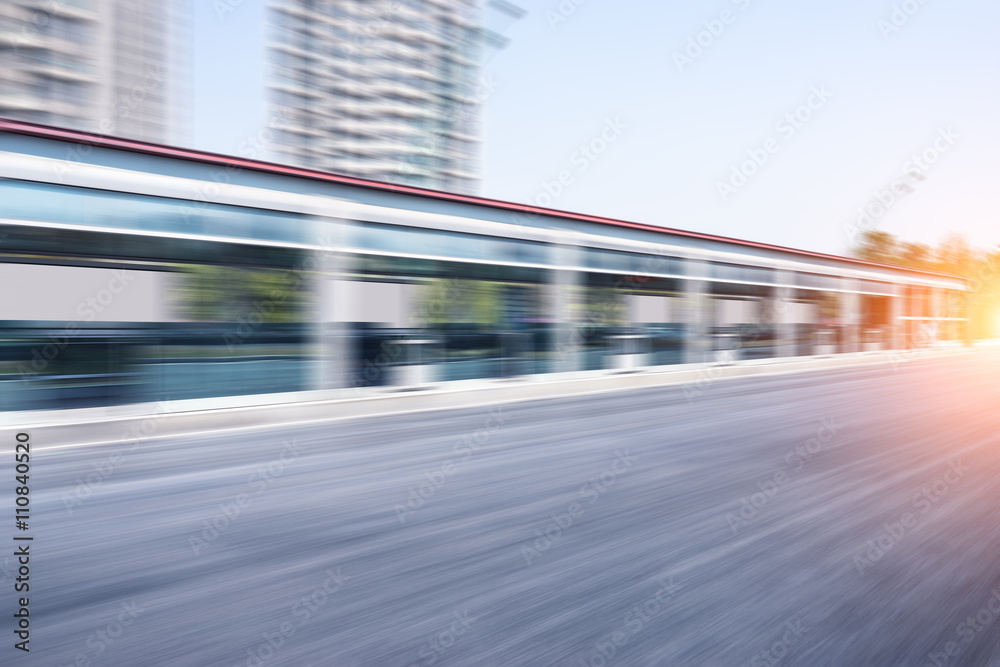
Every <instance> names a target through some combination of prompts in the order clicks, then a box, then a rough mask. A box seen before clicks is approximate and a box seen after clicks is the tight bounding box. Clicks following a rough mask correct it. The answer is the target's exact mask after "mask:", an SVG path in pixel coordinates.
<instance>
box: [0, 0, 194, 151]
mask: <svg viewBox="0 0 1000 667" xmlns="http://www.w3.org/2000/svg"><path fill="white" fill-rule="evenodd" d="M186 2H187V0H0V116H6V117H9V118H15V119H19V120H26V121H32V122H37V123H45V124H48V125H57V126H61V127H67V128H72V129H80V130H87V131H91V132H100V133H102V134H113V135H117V136H122V137H128V138H132V139H140V140H144V141H152V142H157V143H170V142H183V138H182V135H181V134H180V132H181V131H182V130H183V126H184V124H185V123H184V116H185V114H184V113H183V109H184V108H185V106H186V102H185V101H184V97H185V92H186V90H185V88H186V85H185V79H186V77H184V76H182V75H181V74H180V72H179V70H182V69H183V68H184V67H185V63H184V60H183V58H184V53H183V51H184V49H183V48H182V47H181V45H182V44H183V41H184V40H185V39H186V38H187V25H188V24H187V22H188V20H189V19H188V14H187V6H186Z"/></svg>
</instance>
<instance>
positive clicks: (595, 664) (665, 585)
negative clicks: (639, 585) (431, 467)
mask: <svg viewBox="0 0 1000 667" xmlns="http://www.w3.org/2000/svg"><path fill="white" fill-rule="evenodd" d="M658 581H659V583H660V587H659V589H657V591H656V592H655V593H653V594H652V595H650V596H649V597H648V598H646V599H645V600H643V601H642V602H640V603H639V604H637V605H635V606H634V607H632V609H630V610H629V613H628V614H626V615H625V618H623V619H622V623H621V629H619V630H615V631H614V632H612V633H611V634H610V635H607V636H606V637H605V638H603V639H599V640H598V641H597V642H596V643H595V644H594V650H593V651H591V652H590V654H589V655H588V656H587V658H586V659H584V658H580V659H579V662H580V664H581V665H583V667H605V665H608V664H610V662H611V660H612V659H613V658H614V657H615V655H617V654H618V651H619V649H621V648H622V647H623V646H625V645H626V644H628V643H629V642H630V641H631V640H632V639H633V638H635V636H636V635H637V634H639V633H640V632H641V631H642V630H643V629H644V628H646V627H648V626H649V624H650V623H652V622H653V621H654V620H656V618H657V617H659V616H661V614H663V612H664V611H666V610H667V603H668V602H669V601H670V600H671V598H673V597H674V594H675V593H677V591H679V590H681V588H683V587H682V586H680V585H677V584H675V583H674V578H673V577H669V578H663V577H660V578H659V579H658Z"/></svg>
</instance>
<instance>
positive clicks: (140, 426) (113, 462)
mask: <svg viewBox="0 0 1000 667" xmlns="http://www.w3.org/2000/svg"><path fill="white" fill-rule="evenodd" d="M172 411H173V410H172V407H171V403H170V402H169V401H160V402H159V403H157V404H156V413H155V414H153V415H151V416H149V417H147V418H145V419H143V420H142V421H139V422H136V423H134V424H132V425H131V426H130V427H129V429H128V430H127V431H125V432H124V433H122V436H121V438H120V440H119V442H120V444H122V445H128V446H127V447H123V448H121V449H116V450H115V451H113V452H112V453H111V454H108V456H106V457H105V458H104V459H103V460H101V461H99V462H97V463H91V466H92V467H93V468H94V472H92V473H90V474H88V475H87V476H86V477H83V478H81V477H78V478H76V480H74V481H76V488H74V489H73V493H72V494H70V493H63V494H62V495H61V496H60V497H59V499H60V500H62V503H63V507H65V508H66V511H67V512H68V513H69V514H71V515H72V514H73V510H74V508H76V507H80V506H81V505H83V503H84V502H86V501H87V499H89V498H90V497H91V496H93V495H94V493H95V492H96V491H97V490H98V489H99V488H100V486H101V485H102V484H103V483H104V482H106V481H108V479H110V478H111V475H113V474H114V473H115V471H116V470H118V469H120V468H121V466H122V465H124V463H125V459H126V457H127V456H128V455H129V454H131V453H133V452H134V451H135V450H136V449H138V448H139V444H140V443H141V442H143V441H144V440H147V439H149V438H152V437H153V436H154V435H155V434H156V431H157V429H158V428H159V422H160V419H162V418H163V417H164V416H166V415H168V414H170V413H171V412H172Z"/></svg>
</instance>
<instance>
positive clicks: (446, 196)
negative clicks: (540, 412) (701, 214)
mask: <svg viewBox="0 0 1000 667" xmlns="http://www.w3.org/2000/svg"><path fill="white" fill-rule="evenodd" d="M0 132H11V133H13V134H23V135H28V136H35V137H43V138H46V139H60V140H63V141H69V142H73V143H79V144H89V145H91V146H98V147H101V148H116V149H119V150H125V151H131V152H134V153H146V154H148V155H156V156H160V157H171V158H178V159H181V160H189V161H193V162H203V163H207V164H217V165H225V166H229V167H239V168H241V169H250V170H253V171H262V172H266V173H270V174H281V175H284V176H296V177H299V178H310V179H313V180H319V181H326V182H328V183H337V184H341V185H353V186H357V187H362V188H368V189H371V190H381V191H383V192H393V193H397V194H409V195H415V196H418V197H427V198H431V199H441V200H444V201H450V202H459V203H463V204H471V205H474V206H486V207H489V208H495V209H503V210H507V211H515V212H518V213H531V214H536V215H545V216H549V217H555V218H563V219H566V220H575V221H578V222H592V223H596V224H600V225H611V226H614V227H627V228H630V229H639V230H643V231H651V232H656V233H660V234H673V235H675V236H686V237H689V238H697V239H704V240H707V241H719V242H722V243H729V244H734V245H740V246H746V247H751V248H761V249H764V250H776V251H779V252H787V253H792V254H795V255H805V256H807V257H817V258H821V259H831V260H835V261H838V262H850V263H853V264H863V265H865V266H873V267H879V268H886V269H893V270H895V271H912V272H914V273H923V274H927V275H934V276H943V277H946V278H953V279H954V278H958V276H951V275H948V274H944V273H937V272H934V271H924V270H922V269H913V268H910V267H905V266H894V265H892V264H881V263H879V262H869V261H867V260H863V259H855V258H853V257H841V256H839V255H829V254H826V253H820V252H813V251H811V250H799V249H796V248H788V247H785V246H778V245H772V244H769V243H758V242H756V241H745V240H742V239H734V238H730V237H726V236H716V235H714V234H702V233H699V232H690V231H685V230H683V229H672V228H670V227H659V226H656V225H649V224H644V223H639V222H630V221H627V220H618V219H616V218H605V217H601V216H596V215H587V214H585V213H573V212H570V211H560V210H558V209H550V208H541V207H538V206H531V205H529V204H517V203H514V202H506V201H501V200H497V199H488V198H485V197H474V196H471V195H460V194H452V193H449V192H441V191H438V190H429V189H426V188H419V187H413V186H409V185H394V184H392V183H383V182H380V181H370V180H367V179H363V178H355V177H353V176H341V175H337V174H330V173H327V172H322V171H316V170H312V169H305V168H302V167H293V166H289V165H283V164H277V163H273V162H264V161H261V160H249V159H246V158H238V157H232V156H228V155H222V154H219V153H208V152H205V151H196V150H192V149H187V148H176V147H173V146H164V145H160V144H152V143H147V142H142V141H134V140H132V139H122V138H119V137H112V136H106V135H101V134H95V133H91V132H82V131H79V130H67V129H63V128H58V127H52V126H48V125H40V124H37V123H28V122H25V121H19V120H11V119H8V118H0Z"/></svg>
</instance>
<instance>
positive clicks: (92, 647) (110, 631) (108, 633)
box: [60, 598, 145, 667]
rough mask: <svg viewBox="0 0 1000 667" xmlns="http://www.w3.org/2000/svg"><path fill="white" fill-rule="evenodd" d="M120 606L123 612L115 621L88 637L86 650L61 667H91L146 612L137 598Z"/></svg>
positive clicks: (123, 602)
mask: <svg viewBox="0 0 1000 667" xmlns="http://www.w3.org/2000/svg"><path fill="white" fill-rule="evenodd" d="M119 606H120V607H121V611H119V612H118V613H117V615H116V616H115V617H114V618H113V619H111V620H110V621H108V623H107V624H106V625H105V626H104V627H101V628H98V629H97V630H95V631H94V632H92V633H91V634H90V636H89V637H87V641H86V650H82V651H79V652H78V653H77V654H76V655H75V656H74V658H73V662H72V663H70V664H69V665H60V667H89V666H90V665H91V664H93V660H94V659H95V658H99V657H101V656H102V655H104V652H105V651H107V650H108V649H109V648H111V647H112V646H114V644H115V642H116V641H118V640H119V639H120V638H121V636H122V635H123V634H124V633H125V630H126V629H128V627H129V626H130V625H132V624H133V623H135V620H136V619H137V618H139V614H140V613H141V612H143V611H145V609H142V608H141V607H139V605H138V604H137V603H136V601H135V598H133V599H131V600H129V601H127V602H126V601H124V600H122V601H121V602H119ZM91 654H92V657H91Z"/></svg>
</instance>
